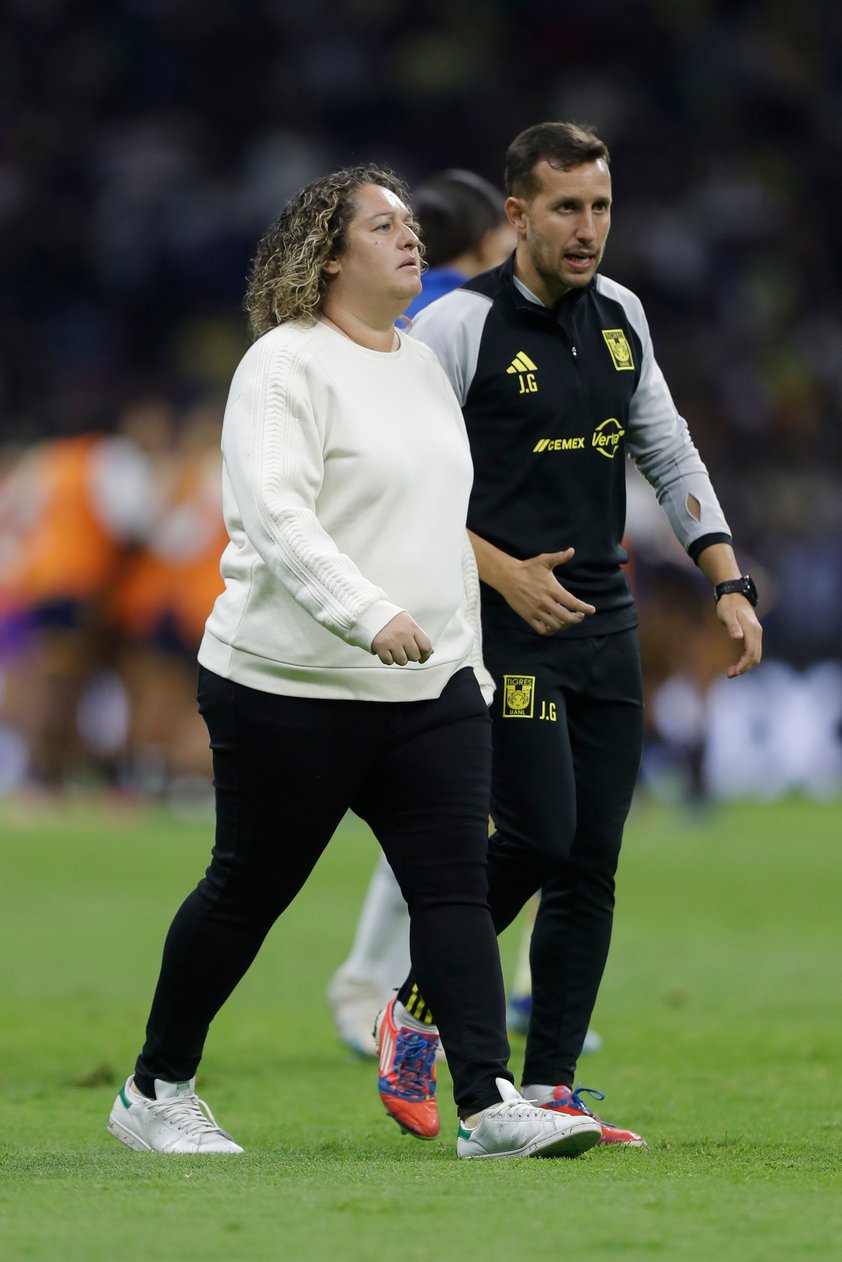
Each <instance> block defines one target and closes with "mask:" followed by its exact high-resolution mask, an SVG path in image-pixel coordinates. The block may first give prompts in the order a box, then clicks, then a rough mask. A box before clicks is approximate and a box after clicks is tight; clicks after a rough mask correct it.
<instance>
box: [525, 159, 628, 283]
mask: <svg viewBox="0 0 842 1262" xmlns="http://www.w3.org/2000/svg"><path fill="white" fill-rule="evenodd" d="M535 174H536V175H537V177H538V179H539V181H540V187H539V190H538V192H537V193H536V194H535V195H534V197H532V198H531V199H527V198H525V197H509V198H508V199H507V201H506V214H507V215H508V216H509V219H510V220H511V222H512V224H513V225H514V227H515V229H516V230H517V234H518V244H517V258H516V261H515V271H516V274H517V276H518V277H519V279H520V280H522V281H523V283H524V284H525V285H526V286H527V288H528V289H530V290H532V292H533V293H534V294H535V295H536V297H538V298H540V299H541V301H542V302H545V303H547V305H552V303H554V302H556V301H557V300H558V299H559V298H560V297H561V296H562V294H564V293H566V292H567V290H568V289H581V288H583V287H584V286H585V285H588V284H590V282H591V280H592V279H593V276H594V273H595V272H596V270H597V268H598V267H599V264H600V262H601V260H602V255H603V251H604V250H605V242H606V239H607V237H608V230H609V228H610V227H611V174H610V172H609V170H608V165H607V163H605V162H604V161H603V160H602V159H601V158H600V159H599V160H598V161H596V162H584V163H582V165H581V166H575V167H570V168H569V170H567V171H564V170H558V169H556V168H555V167H552V166H550V164H549V163H548V162H539V163H538V165H537V166H536V168H535Z"/></svg>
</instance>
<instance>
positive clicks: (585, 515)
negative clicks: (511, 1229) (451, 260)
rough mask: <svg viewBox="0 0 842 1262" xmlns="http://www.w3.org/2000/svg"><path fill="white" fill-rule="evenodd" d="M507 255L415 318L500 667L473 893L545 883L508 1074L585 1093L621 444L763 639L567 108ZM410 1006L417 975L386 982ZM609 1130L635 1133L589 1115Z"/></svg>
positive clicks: (615, 608) (620, 769)
mask: <svg viewBox="0 0 842 1262" xmlns="http://www.w3.org/2000/svg"><path fill="white" fill-rule="evenodd" d="M506 188H507V192H508V194H509V196H508V200H507V203H506V209H507V213H508V215H509V218H510V220H511V222H512V223H513V224H514V226H515V228H516V230H517V233H518V244H517V248H516V250H515V253H514V255H513V256H512V258H511V259H509V260H508V261H507V262H506V263H504V264H503V265H502V266H501V267H498V268H495V269H494V270H493V271H490V272H485V273H483V274H482V275H480V276H477V277H475V278H474V279H473V280H471V281H468V282H467V283H466V284H465V285H464V286H462V288H461V289H458V290H455V291H453V292H452V293H451V294H449V295H447V296H446V297H443V298H441V299H440V300H439V301H437V302H434V303H433V304H432V305H431V306H429V307H428V308H427V309H426V311H424V312H422V313H421V315H420V316H419V317H418V319H417V320H416V321H415V322H414V324H413V326H412V334H413V336H416V337H418V338H420V339H421V340H422V341H424V342H426V343H427V345H429V346H430V347H432V349H433V350H434V351H435V352H436V355H437V356H438V358H439V360H440V362H441V364H442V366H443V367H444V369H445V371H446V373H447V375H448V377H449V378H450V381H451V383H452V385H453V387H454V390H455V391H456V393H457V395H458V397H459V399H460V402H461V404H462V408H463V412H464V417H465V423H466V426H467V430H468V436H469V439H470V443H471V451H472V456H473V461H474V469H475V482H474V489H473V494H472V498H471V503H470V508H469V515H468V526H469V530H470V532H471V535H472V541H473V543H474V548H475V552H476V556H477V562H478V567H479V573H480V578H481V580H482V623H483V653H484V658H485V664H486V666H487V667H488V669H489V670H490V672H491V674H492V675H493V677H494V681H495V684H496V690H497V691H496V695H495V699H494V703H493V706H492V716H493V721H494V763H493V796H492V806H491V814H492V818H493V820H494V824H495V829H496V831H495V833H494V835H493V836H492V838H491V840H490V847H489V902H490V906H491V910H492V915H493V917H494V921H495V924H496V927H497V929H498V932H499V931H500V930H502V929H503V928H505V927H506V925H508V924H509V923H510V922H511V921H512V920H513V919H514V917H515V916H516V915H517V913H518V912H519V911H520V909H521V908H522V907H523V905H524V903H525V902H526V901H527V899H528V898H529V896H530V895H531V894H533V893H534V892H535V891H536V890H538V889H540V890H541V891H542V896H541V905H540V909H539V912H538V916H537V919H536V923H535V929H534V932H533V937H532V949H531V964H532V984H533V1007H532V1018H531V1022H530V1027H529V1035H528V1039H527V1046H526V1056H525V1063H524V1070H523V1083H524V1086H523V1093H524V1094H525V1095H526V1096H527V1097H528V1098H530V1099H538V1100H539V1102H541V1103H543V1104H546V1105H547V1106H548V1107H552V1108H558V1109H563V1110H564V1111H569V1112H573V1111H576V1110H578V1109H581V1108H584V1105H583V1104H582V1102H581V1100H580V1099H579V1098H578V1097H576V1096H574V1095H572V1093H571V1090H570V1089H571V1087H572V1085H573V1081H574V1073H575V1068H576V1062H577V1059H578V1057H579V1054H580V1052H581V1050H582V1044H583V1041H584V1038H585V1034H586V1032H587V1028H588V1022H589V1019H590V1016H591V1011H592V1009H593V1006H594V1003H595V1001H596V996H597V991H598V989H599V984H600V981H601V978H602V973H603V969H604V966H605V960H606V957H607V953H608V946H609V940H610V935H611V922H612V916H613V907H614V874H615V871H616V867H617V859H618V855H619V851H620V843H621V840H622V834H623V826H624V823H625V820H626V817H627V814H628V811H629V807H630V804H631V798H632V792H633V789H634V784H635V780H636V776H637V772H638V767H639V762H640V754H641V746H642V732H643V724H642V685H641V674H640V662H639V653H638V644H637V631H636V627H637V615H636V612H635V607H634V603H633V600H632V595H631V591H630V589H629V584H628V581H627V579H626V575H625V572H624V571H623V569H622V568H621V567H622V565H623V562H624V561H626V559H627V557H626V553H625V551H624V550H623V547H622V538H623V532H624V525H625V510H626V500H625V470H624V465H625V458H626V457H627V456H629V457H631V458H632V459H633V460H634V461H635V463H636V464H637V466H638V468H639V469H640V470H641V472H642V473H643V474H644V475H645V476H646V478H647V479H648V480H649V482H650V483H651V484H652V486H653V488H654V490H655V492H656V494H657V497H658V500H659V502H660V503H661V505H662V507H663V508H664V510H665V511H666V513H667V515H668V517H669V520H670V523H671V525H672V528H673V530H674V532H675V534H676V535H677V537H678V539H679V540H680V542H681V543H682V544H683V545H684V546H685V548H686V550H687V551H688V553H689V555H690V557H691V558H692V559H693V560H694V561H695V562H696V563H697V564H698V565H699V566H700V568H701V569H702V570H703V572H704V573H705V574H706V576H707V577H708V578H709V579H710V581H711V583H712V584H713V585H714V588H715V594H716V598H717V612H718V614H719V617H720V621H721V622H722V623H723V626H724V627H725V629H726V631H727V632H728V634H730V635H731V636H732V637H733V638H734V640H735V641H737V642H738V643H739V645H740V648H741V653H740V656H739V660H738V661H737V662H736V663H735V664H734V665H733V666H732V667H731V668H730V669H729V672H728V673H729V675H732V676H733V675H737V674H742V673H743V672H744V671H746V670H749V669H751V668H752V667H753V666H754V665H756V664H757V662H758V661H759V659H760V635H761V632H760V626H759V623H758V622H757V619H756V617H755V615H754V609H753V605H754V603H755V602H756V593H755V590H754V585H753V583H752V582H751V580H750V578H749V577H748V576H746V575H742V574H741V571H740V569H739V567H738V565H737V562H736V560H735V557H734V553H733V550H732V548H731V535H730V532H729V529H728V524H727V522H726V520H725V518H724V516H723V514H722V511H721V509H720V507H719V504H718V502H717V499H716V496H715V494H714V492H713V489H712V487H711V484H710V479H709V477H708V474H707V471H706V469H705V466H704V464H703V463H702V460H701V458H700V456H699V454H698V452H697V450H696V448H695V446H694V445H693V442H692V440H691V438H690V435H689V432H688V430H687V426H686V424H685V422H684V421H683V419H682V418H681V417H680V416H679V414H678V412H677V411H676V408H675V405H674V403H673V401H672V398H671V396H670V393H669V390H668V388H667V385H666V382H665V381H664V378H663V375H662V373H661V371H660V369H659V368H658V365H657V363H656V361H655V358H654V354H653V350H652V342H651V338H650V335H649V330H648V326H647V323H646V318H645V315H644V312H643V308H642V306H641V303H640V301H639V300H638V299H637V298H636V297H635V295H634V294H633V293H631V292H630V291H629V290H628V289H625V288H623V286H621V285H618V284H615V283H614V282H613V281H610V280H607V279H606V278H604V277H603V276H601V275H597V268H598V266H599V263H600V260H601V257H602V252H603V249H604V246H605V240H606V238H607V235H608V229H609V226H610V207H611V180H610V174H609V170H608V154H607V151H606V149H605V146H604V145H603V144H602V142H601V141H600V140H599V138H598V137H597V136H596V135H595V134H594V133H593V132H590V131H588V130H585V129H582V128H579V127H576V126H573V125H571V124H566V123H547V124H539V125H538V126H537V127H533V128H529V129H528V130H527V131H526V132H524V133H522V135H521V136H519V137H518V138H517V139H516V140H515V141H514V142H513V144H512V145H511V147H510V149H509V153H508V155H507V163H506ZM401 994H402V997H403V998H404V1002H405V1003H406V1004H407V1007H408V1009H409V1011H410V1012H412V992H411V991H409V990H406V988H405V989H404V991H402V992H401ZM603 1138H604V1141H605V1142H612V1143H624V1144H638V1145H639V1144H641V1143H642V1142H643V1141H642V1139H641V1137H640V1136H639V1135H637V1134H636V1133H635V1132H634V1131H629V1130H626V1129H625V1128H623V1127H617V1126H613V1125H611V1124H609V1123H604V1124H603Z"/></svg>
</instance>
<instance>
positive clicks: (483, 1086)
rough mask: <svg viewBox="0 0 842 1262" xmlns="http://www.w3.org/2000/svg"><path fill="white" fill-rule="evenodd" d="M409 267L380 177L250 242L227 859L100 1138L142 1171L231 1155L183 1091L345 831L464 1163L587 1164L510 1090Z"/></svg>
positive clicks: (446, 463) (452, 523) (401, 218)
mask: <svg viewBox="0 0 842 1262" xmlns="http://www.w3.org/2000/svg"><path fill="white" fill-rule="evenodd" d="M420 268H421V260H420V248H419V240H418V237H417V236H416V234H415V230H414V223H413V219H412V215H411V212H410V210H409V209H408V206H407V198H406V193H405V189H404V187H403V185H402V184H401V183H400V181H398V180H397V179H396V177H395V176H393V175H392V174H391V173H390V172H386V171H382V170H380V169H378V168H375V167H358V168H354V169H352V170H350V171H340V172H338V173H336V174H335V175H332V176H328V177H325V178H323V179H321V180H317V181H315V182H314V183H313V184H311V185H309V186H308V187H307V188H306V189H304V190H303V191H302V192H301V193H299V194H298V195H297V196H296V197H295V198H293V199H292V201H291V202H290V203H289V205H288V206H287V207H286V209H285V210H284V212H283V214H282V215H281V217H280V219H279V220H278V222H277V223H276V224H275V225H274V227H273V228H272V229H270V231H269V232H268V233H267V235H266V237H265V238H264V239H263V241H262V242H261V243H260V246H259V247H258V253H257V256H256V258H255V261H254V264H253V268H252V274H251V277H250V283H249V289H248V293H247V306H248V308H249V310H250V313H251V327H252V332H253V334H254V335H255V341H254V343H253V345H252V346H251V348H250V349H249V350H248V352H247V353H246V355H245V356H244V358H243V360H242V362H241V364H240V366H239V367H238V369H237V371H236V373H235V375H234V379H233V382H232V385H231V391H230V395H229V399H228V405H227V408H226V412H225V419H224V424H223V436H222V449H223V459H224V481H223V510H224V515H225V521H226V526H227V529H228V534H229V538H230V543H229V544H228V546H227V548H226V549H225V552H224V553H223V557H222V562H221V570H222V575H223V578H224V580H225V591H224V592H223V594H222V595H221V596H220V597H219V598H218V599H217V601H216V604H215V606H214V608H213V611H212V612H211V615H210V617H209V619H208V622H207V629H206V633H205V637H204V640H203V642H202V645H201V648H200V651H199V662H200V675H199V705H200V710H201V712H202V715H203V717H204V719H205V722H206V724H207V727H208V731H209V734H210V742H211V748H212V750H213V759H214V784H215V789H216V807H217V812H216V813H217V822H216V840H215V846H214V849H213V856H212V860H211V864H210V866H209V868H208V870H207V872H206V874H205V876H204V878H203V879H202V880H201V881H200V882H199V884H198V886H197V887H196V889H195V890H194V891H193V892H192V893H191V894H190V895H189V896H188V898H187V899H186V901H185V902H184V903H183V904H182V906H181V908H180V909H179V911H178V912H177V914H176V916H175V919H174V921H173V923H172V926H171V928H170V931H169V934H168V936H167V940H166V943H165V946H164V956H163V962H162V966H161V973H160V977H159V980H158V985H157V988H156V991H155V996H154V999H153V1003H152V1009H151V1012H150V1016H149V1022H148V1025H147V1029H146V1042H145V1044H144V1047H143V1050H142V1052H141V1054H140V1056H139V1058H138V1061H137V1065H136V1068H135V1072H134V1074H133V1076H132V1077H131V1078H129V1080H128V1081H127V1083H126V1085H125V1087H124V1088H123V1089H122V1090H121V1092H120V1094H119V1095H118V1097H117V1099H116V1101H115V1103H114V1107H113V1109H112V1111H111V1116H110V1118H109V1123H108V1127H109V1130H110V1131H111V1133H112V1134H114V1135H115V1136H116V1137H117V1138H118V1139H120V1140H122V1141H123V1142H124V1143H126V1144H128V1145H129V1146H130V1147H132V1148H136V1149H139V1150H148V1149H152V1150H154V1151H163V1152H207V1153H211V1152H214V1153H222V1152H227V1153H237V1152H240V1151H242V1150H241V1148H240V1147H239V1145H238V1144H236V1143H235V1142H234V1141H233V1140H232V1139H231V1137H230V1135H228V1134H227V1133H226V1132H224V1131H222V1130H221V1129H220V1128H219V1127H218V1126H217V1125H216V1123H215V1122H214V1120H213V1118H212V1116H211V1115H210V1114H209V1112H208V1111H207V1110H206V1106H203V1105H202V1102H201V1101H200V1100H199V1099H198V1097H197V1096H196V1094H195V1075H196V1070H197V1067H198V1064H199V1061H200V1059H201V1056H202V1052H203V1048H204V1042H205V1038H206V1035H207V1032H208V1027H209V1025H210V1022H211V1020H212V1019H213V1017H214V1015H215V1014H216V1012H217V1011H218V1010H219V1008H220V1007H221V1005H222V1004H223V1003H224V1002H225V1000H226V999H227V998H228V996H229V995H230V994H231V992H232V990H233V989H234V987H235V986H236V985H237V983H238V982H239V980H240V978H241V977H242V976H243V974H244V973H245V972H246V970H247V969H248V967H249V965H250V964H251V962H252V960H253V959H254V957H255V955H256V954H257V951H258V949H259V947H260V945H261V943H262V941H263V939H264V937H265V936H266V934H267V933H268V931H269V929H270V928H271V926H272V924H273V923H274V921H275V920H276V919H277V917H278V916H279V915H280V914H281V913H282V912H283V910H284V909H285V908H286V907H287V906H288V905H289V904H290V903H291V902H292V900H293V899H294V898H295V897H296V895H297V894H298V892H299V890H300V889H301V888H302V886H303V885H304V883H305V881H306V880H307V877H308V876H309V874H310V872H311V870H312V868H313V866H314V865H315V863H316V861H317V860H318V858H319V855H320V854H321V853H322V851H323V850H324V848H325V846H326V845H327V843H328V842H329V840H330V838H331V836H332V834H333V832H334V831H335V829H336V827H337V826H338V824H339V822H340V820H341V819H342V817H343V815H344V814H345V812H346V811H347V810H349V809H350V810H353V811H354V812H355V813H356V814H357V815H359V816H360V817H361V818H362V819H364V820H366V821H367V822H368V824H369V825H370V826H371V828H372V831H373V832H374V834H375V835H376V837H377V839H378V841H379V842H380V844H381V846H382V848H383V850H384V853H385V854H386V856H387V857H388V859H389V862H390V863H391V865H392V868H393V869H394V871H395V873H396V875H397V877H398V880H399V882H400V885H401V889H402V890H403V893H404V895H405V897H406V899H407V902H408V904H409V908H410V914H411V918H412V928H411V953H412V959H413V964H414V967H415V970H416V972H417V976H418V978H419V984H420V985H421V986H423V990H424V994H425V995H427V996H428V997H429V1001H430V1003H431V1005H432V1006H433V1007H434V1010H435V1012H436V1014H437V1019H438V1025H439V1029H440V1031H441V1036H442V1041H443V1043H444V1046H445V1049H446V1051H447V1055H448V1061H449V1064H450V1069H451V1073H452V1076H453V1081H454V1096H455V1100H456V1104H457V1106H458V1110H459V1113H460V1116H461V1118H462V1119H463V1120H462V1122H461V1123H460V1131H459V1139H458V1141H457V1151H458V1152H459V1154H460V1155H463V1156H515V1155H531V1153H532V1152H541V1153H544V1154H546V1155H551V1154H553V1153H554V1152H555V1151H556V1150H558V1151H562V1150H570V1148H571V1144H572V1147H573V1149H574V1150H577V1149H578V1148H581V1147H586V1146H589V1143H590V1136H589V1135H587V1134H586V1128H585V1129H583V1128H581V1127H579V1126H578V1124H576V1125H575V1126H574V1127H573V1128H572V1130H571V1127H570V1126H569V1125H567V1123H569V1122H570V1119H566V1123H561V1122H559V1121H558V1120H557V1118H556V1115H551V1114H548V1113H547V1112H545V1111H541V1110H537V1109H534V1108H531V1107H530V1106H529V1105H527V1104H526V1102H525V1101H523V1100H522V1099H521V1098H520V1097H519V1096H518V1095H517V1093H516V1092H515V1090H514V1088H513V1087H512V1085H511V1074H510V1073H509V1071H508V1068H507V1060H508V1050H509V1049H508V1044H507V1040H506V1034H505V1011H504V996H503V983H502V978H501V973H500V961H499V956H498V952H497V942H496V938H495V934H494V928H493V925H492V922H491V918H490V915H489V911H488V905H487V888H486V886H487V882H486V872H485V861H486V836H487V816H488V798H489V779H490V738H489V718H488V712H487V709H486V705H485V703H484V701H483V698H482V695H481V692H480V688H479V685H478V682H477V678H476V675H475V673H474V670H473V669H472V667H471V660H472V653H474V651H475V644H474V633H473V630H472V627H471V625H470V621H469V618H468V617H467V616H466V609H465V601H464V598H463V564H464V563H465V560H464V558H465V549H466V546H467V544H466V535H465V518H466V512H467V504H468V495H469V492H470V487H471V479H472V467H471V459H470V455H469V451H468V443H467V438H466V435H465V432H464V427H463V422H462V417H461V412H460V409H459V405H458V403H457V401H456V398H455V396H454V395H453V393H452V390H451V388H450V386H449V384H448V382H447V380H446V378H445V376H444V373H443V372H442V370H441V369H440V368H439V366H438V363H437V361H436V359H435V356H434V355H433V354H432V352H431V351H429V350H428V349H427V348H426V347H425V346H423V345H421V344H420V343H418V342H415V341H412V340H410V339H408V338H405V337H404V336H403V335H402V334H401V333H399V332H397V331H396V330H395V327H394V322H395V320H396V318H397V317H398V316H399V315H400V313H401V312H402V311H403V310H404V309H405V308H406V306H407V305H408V304H409V302H410V300H411V299H412V298H413V297H414V296H415V294H416V293H417V292H418V291H419V288H420ZM403 1015H404V1014H402V1013H401V1012H395V1009H394V1003H392V1004H390V1005H389V1007H388V1008H387V1010H386V1012H385V1013H384V1014H383V1015H382V1016H381V1020H380V1041H381V1053H382V1054H381V1078H380V1091H381V1098H382V1099H383V1101H384V1103H385V1104H386V1107H387V1110H388V1112H390V1113H391V1114H392V1116H393V1117H394V1118H395V1120H396V1121H398V1123H399V1124H400V1125H401V1126H404V1127H405V1128H407V1129H411V1130H415V1131H416V1133H419V1134H424V1133H425V1127H428V1128H429V1124H430V1119H431V1118H435V1114H436V1111H435V1108H434V1107H431V1106H432V1101H431V1100H430V1099H429V1098H428V1097H427V1096H425V1087H424V1084H425V1083H426V1082H427V1081H428V1080H429V1079H428V1075H427V1074H426V1070H427V1068H428V1062H431V1060H432V1057H433V1056H434V1054H435V1044H436V1039H435V1036H434V1035H433V1036H430V1035H429V1034H427V1033H426V1032H425V1030H424V1028H423V1024H422V1023H419V1022H417V1021H414V1020H413V1019H412V1018H410V1019H409V1021H408V1022H407V1023H404V1021H403V1020H402V1016H403ZM437 1129H438V1123H437V1120H436V1122H435V1130H437ZM435 1130H432V1131H431V1133H430V1136H429V1137H431V1135H432V1134H433V1133H435ZM594 1142H595V1140H594Z"/></svg>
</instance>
